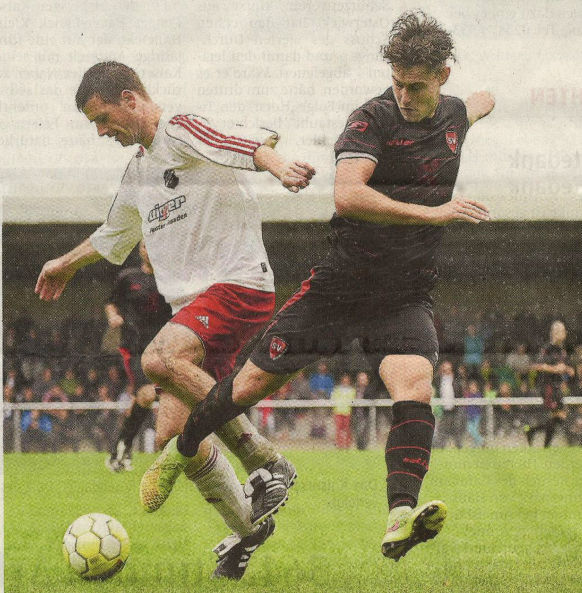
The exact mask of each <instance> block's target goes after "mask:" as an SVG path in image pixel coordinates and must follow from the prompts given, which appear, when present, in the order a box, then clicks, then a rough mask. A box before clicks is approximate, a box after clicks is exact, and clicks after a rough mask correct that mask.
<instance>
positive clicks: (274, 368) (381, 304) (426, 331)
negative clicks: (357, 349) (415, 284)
mask: <svg viewBox="0 0 582 593" xmlns="http://www.w3.org/2000/svg"><path fill="white" fill-rule="evenodd" d="M317 280H318V279H317V274H315V276H314V275H312V277H311V278H310V279H309V280H306V281H305V282H304V283H303V285H302V288H301V290H300V291H299V292H297V293H296V294H295V295H294V296H292V297H291V298H290V299H289V300H288V301H287V303H285V305H283V307H282V308H281V309H280V310H279V312H278V313H277V314H276V315H275V317H274V319H273V321H272V322H271V324H270V325H269V326H268V327H267V330H266V331H265V333H264V334H263V336H262V338H261V340H260V342H259V344H258V345H257V346H256V347H255V349H254V350H253V352H252V354H251V357H250V359H251V361H252V362H253V363H254V364H255V365H257V366H258V367H259V368H260V369H262V370H264V371H267V372H269V373H274V374H277V375H283V374H290V373H294V372H296V371H298V370H300V369H302V368H304V367H305V366H307V365H309V364H311V363H313V362H315V361H316V360H317V359H319V358H321V357H323V356H331V355H333V354H338V353H341V352H343V351H344V350H346V349H347V348H348V346H349V345H350V344H351V343H352V342H353V341H354V339H358V340H359V342H360V345H361V348H362V349H363V351H364V353H365V354H366V356H367V357H368V358H369V362H370V364H372V365H373V366H376V368H377V365H379V363H380V361H381V360H382V358H384V356H386V355H388V354H417V355H420V356H423V357H425V358H427V359H428V360H429V362H430V363H431V364H432V365H433V367H434V366H435V365H436V363H437V360H438V350H439V346H438V340H437V335H436V330H435V327H434V321H433V312H432V299H431V297H430V295H429V294H428V292H425V291H421V290H417V289H415V290H406V291H402V292H398V291H391V292H384V293H374V292H373V291H372V292H369V293H368V294H366V293H365V292H360V294H359V295H357V296H356V297H353V298H350V297H349V296H348V295H346V294H345V293H344V294H338V292H336V291H330V290H326V282H318V281H317ZM328 286H329V285H328Z"/></svg>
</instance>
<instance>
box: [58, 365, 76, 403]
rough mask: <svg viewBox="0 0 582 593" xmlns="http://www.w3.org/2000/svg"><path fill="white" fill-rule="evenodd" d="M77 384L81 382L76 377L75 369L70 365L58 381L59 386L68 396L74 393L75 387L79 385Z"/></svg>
mask: <svg viewBox="0 0 582 593" xmlns="http://www.w3.org/2000/svg"><path fill="white" fill-rule="evenodd" d="M79 385H81V383H80V382H79V380H78V379H77V376H76V374H75V370H74V369H73V367H71V366H69V367H67V369H66V370H65V374H64V376H63V378H62V379H61V380H60V381H59V386H60V388H61V389H62V390H63V391H64V392H65V393H66V394H67V395H68V396H71V395H74V394H75V391H76V390H77V387H79Z"/></svg>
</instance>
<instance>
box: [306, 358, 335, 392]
mask: <svg viewBox="0 0 582 593" xmlns="http://www.w3.org/2000/svg"><path fill="white" fill-rule="evenodd" d="M309 389H310V390H311V395H312V397H313V399H328V398H329V396H330V395H331V391H332V389H333V377H332V376H331V375H330V374H329V371H328V367H327V363H325V362H323V361H321V362H319V363H318V364H317V372H316V373H314V374H313V375H311V377H310V378H309Z"/></svg>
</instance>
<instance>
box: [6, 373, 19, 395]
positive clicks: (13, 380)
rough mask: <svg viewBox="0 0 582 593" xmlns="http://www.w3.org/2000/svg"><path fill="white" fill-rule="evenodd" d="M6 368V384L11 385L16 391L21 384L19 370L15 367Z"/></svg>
mask: <svg viewBox="0 0 582 593" xmlns="http://www.w3.org/2000/svg"><path fill="white" fill-rule="evenodd" d="M4 370H5V371H6V377H5V378H4V385H6V386H8V387H11V388H12V389H13V390H14V392H16V391H17V390H18V388H19V386H20V380H19V377H18V371H17V370H16V368H14V367H9V368H5V369H4Z"/></svg>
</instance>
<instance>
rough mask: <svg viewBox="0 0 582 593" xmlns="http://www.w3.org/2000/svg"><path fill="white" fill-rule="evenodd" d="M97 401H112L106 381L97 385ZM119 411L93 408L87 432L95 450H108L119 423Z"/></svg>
mask: <svg viewBox="0 0 582 593" xmlns="http://www.w3.org/2000/svg"><path fill="white" fill-rule="evenodd" d="M97 397H98V399H97V401H100V402H113V401H115V400H114V399H113V397H111V393H110V391H109V386H108V385H107V384H106V383H102V384H101V385H99V388H98V391H97ZM119 416H120V414H119V412H118V411H117V410H95V411H94V412H93V415H92V417H91V422H90V424H89V426H88V433H89V435H90V436H91V439H92V440H93V443H94V445H95V448H96V449H97V451H109V449H110V448H111V444H112V442H113V441H114V440H115V437H116V435H117V430H118V424H119Z"/></svg>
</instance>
